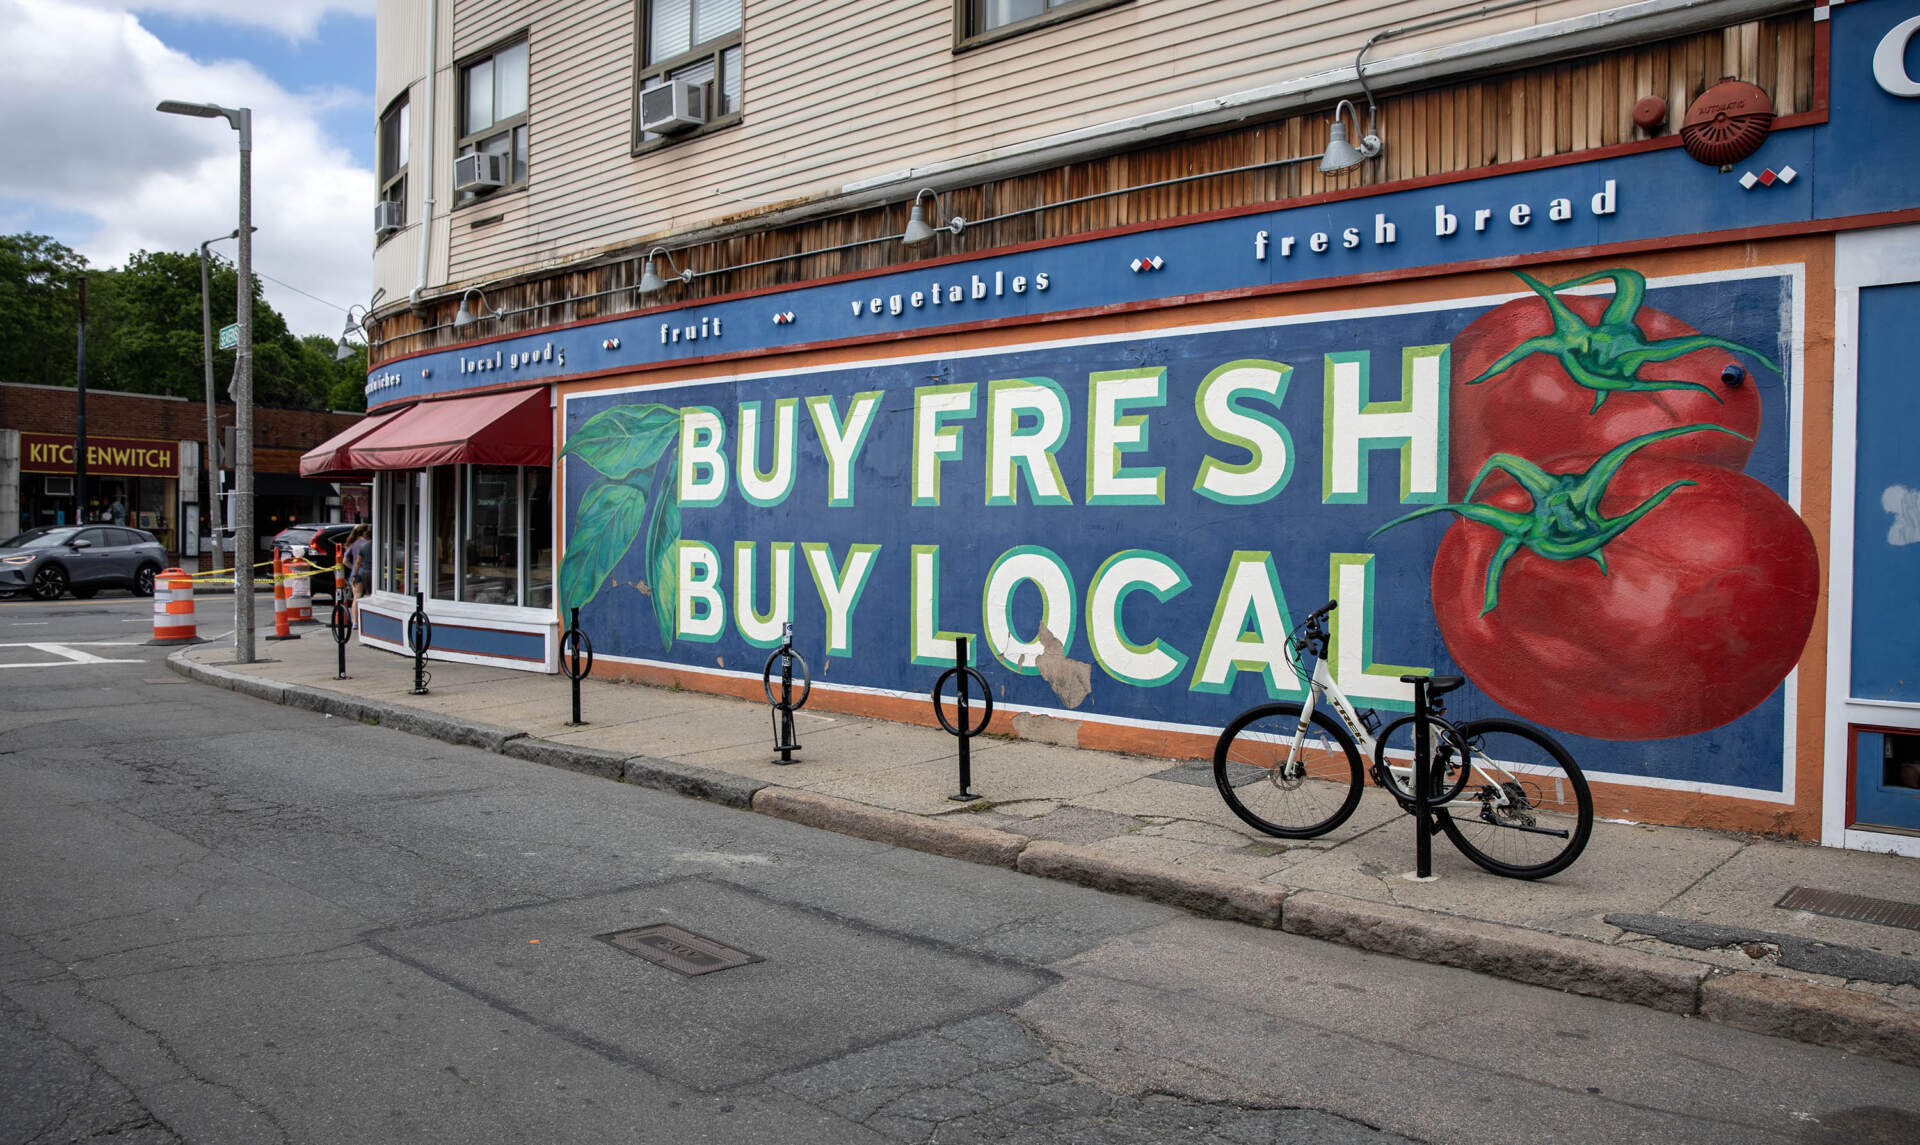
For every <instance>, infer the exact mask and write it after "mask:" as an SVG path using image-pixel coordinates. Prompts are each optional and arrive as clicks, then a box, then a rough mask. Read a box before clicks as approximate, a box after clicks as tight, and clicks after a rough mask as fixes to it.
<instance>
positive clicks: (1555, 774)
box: [1434, 719, 1593, 879]
mask: <svg viewBox="0 0 1920 1145" xmlns="http://www.w3.org/2000/svg"><path fill="white" fill-rule="evenodd" d="M1460 734H1461V736H1462V738H1464V739H1465V740H1466V743H1467V747H1468V750H1469V751H1470V752H1471V753H1472V765H1473V766H1472V772H1473V774H1472V775H1471V776H1469V777H1468V779H1467V781H1466V787H1465V789H1464V790H1463V791H1462V792H1461V793H1460V795H1459V797H1458V798H1457V799H1456V800H1455V801H1454V802H1453V803H1452V804H1450V805H1449V806H1448V807H1446V808H1445V809H1442V810H1437V811H1435V812H1434V818H1435V820H1437V821H1438V822H1439V824H1440V827H1441V829H1442V830H1444V831H1445V832H1446V833H1447V838H1448V839H1451V840H1452V841H1453V845H1454V846H1456V847H1458V848H1460V853H1461V854H1463V855H1465V856H1466V857H1467V858H1469V859H1472V860H1473V861H1474V862H1476V863H1478V864H1480V865H1481V866H1482V867H1485V868H1486V869H1487V870H1489V871H1492V872H1493V873H1494V874H1496V875H1504V876H1506V877H1507V878H1510V879H1544V878H1546V877H1547V876H1548V875H1553V874H1558V873H1559V872H1561V871H1564V870H1566V869H1567V867H1568V866H1569V865H1571V864H1572V862H1573V861H1574V860H1575V859H1577V858H1579V857H1580V852H1581V851H1582V850H1584V849H1585V848H1586V845H1587V837H1588V835H1590V834H1591V833H1592V832H1593V795H1592V793H1590V792H1589V791H1588V790H1587V780H1586V777H1585V776H1583V775H1581V774H1580V767H1579V765H1578V764H1576V763H1574V762H1573V757H1572V756H1570V755H1568V754H1567V749H1566V748H1563V747H1561V746H1560V745H1559V744H1558V743H1556V742H1554V740H1553V738H1552V737H1550V736H1548V735H1547V734H1546V733H1545V732H1543V731H1541V730H1540V729H1539V728H1536V727H1534V726H1533V725H1532V724H1525V723H1521V722H1520V721H1519V720H1508V719H1485V720H1472V721H1470V722H1468V723H1464V724H1461V725H1460Z"/></svg>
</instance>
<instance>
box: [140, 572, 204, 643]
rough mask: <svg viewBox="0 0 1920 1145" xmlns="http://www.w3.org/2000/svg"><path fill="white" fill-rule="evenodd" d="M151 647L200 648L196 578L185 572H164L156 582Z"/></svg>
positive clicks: (157, 576) (158, 576) (154, 580)
mask: <svg viewBox="0 0 1920 1145" xmlns="http://www.w3.org/2000/svg"><path fill="white" fill-rule="evenodd" d="M147 643H149V644H198V643H200V633H199V620H198V619H197V618H196V617H195V616H194V611H193V578H192V577H191V576H190V575H188V573H187V571H186V570H185V569H162V570H160V572H159V573H157V574H155V576H154V578H153V639H152V640H149V641H147Z"/></svg>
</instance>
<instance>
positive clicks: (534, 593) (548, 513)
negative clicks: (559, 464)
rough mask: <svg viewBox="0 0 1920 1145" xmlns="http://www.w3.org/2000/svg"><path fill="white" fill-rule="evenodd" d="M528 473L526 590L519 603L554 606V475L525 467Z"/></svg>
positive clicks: (532, 605) (545, 606)
mask: <svg viewBox="0 0 1920 1145" xmlns="http://www.w3.org/2000/svg"><path fill="white" fill-rule="evenodd" d="M526 475H527V497H526V507H527V530H526V537H527V544H526V550H527V574H526V576H527V579H526V585H527V591H526V592H525V593H524V594H522V596H521V600H520V603H521V604H524V605H526V606H527V607H529V608H552V607H553V474H552V473H551V472H549V471H548V470H545V469H528V470H526Z"/></svg>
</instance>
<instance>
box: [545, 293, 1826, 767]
mask: <svg viewBox="0 0 1920 1145" xmlns="http://www.w3.org/2000/svg"><path fill="white" fill-rule="evenodd" d="M1520 278H1521V279H1522V280H1523V282H1522V284H1523V285H1524V286H1525V288H1526V289H1525V293H1524V294H1522V295H1520V296H1519V297H1517V298H1515V299H1513V300H1512V301H1503V302H1501V303H1500V304H1498V305H1489V304H1488V303H1486V302H1476V303H1472V304H1462V303H1457V302H1444V303H1433V304H1428V305H1419V306H1404V307H1391V308H1382V309H1378V310H1368V311H1354V312H1347V313H1339V314H1323V315H1315V316H1311V317H1307V318H1294V319H1282V320H1265V321H1252V322H1242V323H1232V324H1224V325H1218V326H1211V327H1195V328H1188V329H1180V330H1168V331H1161V332H1156V333H1151V334H1129V335H1117V336H1111V337H1100V338H1086V339H1075V340H1070V341H1062V342H1053V343H1044V344H1035V345H1029V346H1022V347H1016V348H1010V349H995V350H982V351H967V352H958V353H953V354H948V355H944V356H941V357H937V358H918V359H908V360H891V361H881V362H872V363H865V364H856V365H843V366H834V367H823V368H820V369H816V370H805V371H795V372H788V373H781V374H763V375H743V376H738V377H729V378H722V379H716V380H707V381H702V382H698V383H688V384H677V385H667V386H651V387H646V388H644V389H634V390H624V391H602V392H597V393H589V394H575V395H571V396H569V397H568V398H567V401H566V406H565V419H566V426H565V430H566V443H565V446H564V449H563V451H562V452H563V457H564V465H565V480H566V489H565V494H566V506H567V522H568V533H567V543H566V551H565V556H564V558H563V561H562V565H561V573H560V581H561V591H562V595H563V601H564V604H565V605H572V606H578V607H580V608H581V609H582V624H583V626H585V627H586V628H587V629H588V630H589V631H590V632H591V633H592V634H593V637H594V641H595V644H596V645H597V646H598V647H599V648H601V649H602V650H604V652H606V653H608V654H610V655H612V656H615V657H617V658H625V659H630V660H637V661H645V662H650V663H658V664H667V665H682V666H686V667H689V668H697V669H702V670H708V671H715V670H718V671H734V672H750V673H753V674H756V675H757V673H758V668H759V665H760V662H761V661H762V660H763V659H764V658H765V652H764V651H762V650H764V649H770V648H772V647H774V646H776V645H777V644H778V643H779V640H780V630H781V624H782V622H783V621H787V620H792V621H793V622H794V623H795V624H796V626H797V629H798V632H797V636H796V643H797V644H798V645H799V646H800V647H801V648H802V650H803V651H805V652H806V653H807V654H808V656H809V658H810V659H812V660H813V661H814V663H815V665H816V677H817V680H816V682H818V683H821V684H822V685H824V686H828V687H832V686H834V685H836V684H837V685H840V686H843V687H852V688H857V689H865V690H880V691H887V692H898V693H902V694H909V695H913V694H923V692H924V689H925V688H926V687H927V686H929V685H930V683H931V681H932V679H933V676H934V675H935V674H936V673H937V671H938V670H939V669H940V668H941V667H944V666H950V665H951V664H952V661H953V655H954V651H953V649H954V638H955V637H956V636H957V635H961V634H964V635H967V636H969V637H970V641H969V648H970V650H973V652H974V656H975V660H976V663H977V664H978V666H980V667H981V668H982V670H983V671H984V672H985V674H986V675H987V677H988V679H989V680H990V681H991V682H992V683H993V686H994V689H995V692H996V699H997V700H999V701H1000V702H1001V703H1002V704H1005V705H1012V706H1014V707H1015V708H1025V709H1028V710H1034V711H1050V712H1054V713H1057V714H1071V715H1073V716H1075V717H1082V718H1092V719H1104V720H1109V721H1114V722H1122V723H1129V724H1135V725H1142V726H1148V727H1174V728H1192V729H1205V728H1210V727H1219V726H1220V725H1222V724H1224V723H1225V722H1226V721H1227V720H1228V719H1230V718H1231V717H1232V715H1233V714H1234V713H1236V712H1237V711H1239V710H1240V709H1241V708H1244V707H1246V706H1247V705H1249V704H1251V703H1253V702H1255V701H1257V700H1260V699H1263V698H1267V697H1292V696H1297V694H1298V692H1299V690H1300V685H1299V683H1298V681H1297V680H1295V678H1294V676H1293V673H1292V672H1291V671H1289V670H1288V669H1287V668H1286V667H1285V665H1284V660H1283V659H1282V656H1281V650H1282V648H1283V647H1284V641H1285V639H1286V635H1287V633H1288V631H1289V630H1290V629H1291V627H1292V624H1293V618H1294V617H1295V616H1296V615H1299V614H1302V613H1304V612H1305V611H1306V610H1307V609H1310V608H1312V607H1314V606H1316V605H1318V604H1320V603H1322V602H1323V601H1324V600H1326V599H1327V598H1328V597H1329V596H1337V597H1338V598H1339V599H1340V601H1341V605H1342V607H1341V609H1340V611H1339V612H1338V613H1337V614H1336V631H1335V633H1334V640H1333V648H1332V650H1331V657H1332V661H1333V665H1334V667H1335V669H1336V672H1337V674H1338V676H1339V679H1340V681H1341V684H1342V686H1343V688H1345V689H1346V690H1347V691H1348V692H1349V694H1350V695H1352V696H1353V697H1354V698H1355V700H1356V702H1358V703H1361V704H1363V705H1364V704H1371V705H1373V706H1376V707H1380V708H1384V709H1398V710H1405V709H1407V708H1409V707H1410V706H1411V699H1412V696H1411V688H1410V687H1409V686H1408V685H1405V684H1402V683H1401V682H1400V681H1399V680H1398V677H1399V676H1400V675H1401V674H1402V673H1405V672H1408V671H1417V670H1432V671H1439V672H1452V671H1459V672H1462V673H1463V674H1465V675H1467V676H1469V677H1470V678H1471V679H1473V680H1474V681H1475V683H1476V684H1478V685H1479V686H1480V688H1481V690H1482V691H1483V692H1484V693H1485V696H1484V697H1477V698H1475V699H1474V700H1472V701H1468V702H1463V703H1462V704H1461V705H1459V708H1458V711H1459V714H1461V715H1464V716H1472V715H1480V714H1495V713H1496V712H1498V711H1500V710H1502V708H1501V707H1497V706H1496V705H1501V706H1504V710H1508V711H1511V712H1513V713H1514V714H1517V715H1522V716H1525V717H1527V718H1529V719H1534V720H1537V721H1539V722H1541V723H1544V724H1547V725H1549V726H1551V727H1555V728H1558V729H1560V730H1561V731H1563V732H1565V733H1568V734H1567V736H1566V738H1567V741H1568V745H1569V747H1570V748H1572V750H1573V751H1574V752H1575V754H1576V755H1577V756H1578V757H1579V758H1580V760H1581V763H1582V766H1583V767H1584V768H1586V769H1587V770H1588V771H1590V772H1592V773H1594V774H1596V775H1597V776H1601V777H1604V776H1607V775H1617V776H1622V777H1638V778H1642V779H1645V780H1650V781H1656V782H1662V781H1673V782H1682V783H1687V784H1711V785H1716V786H1721V787H1727V788H1733V789H1749V790H1757V791H1775V792H1777V791H1779V790H1780V789H1781V788H1782V786H1783V783H1784V774H1783V767H1784V765H1783V757H1784V750H1785V745H1784V739H1783V736H1784V726H1785V706H1784V697H1783V689H1782V687H1781V683H1782V680H1783V679H1784V678H1785V677H1786V676H1787V674H1788V673H1789V672H1790V671H1791V670H1792V668H1793V665H1794V663H1795V662H1796V661H1797V659H1798V656H1799V653H1800V650H1801V648H1802V647H1803V645H1804V642H1805V638H1806V635H1807V632H1808V629H1809V626H1810V624H1811V620H1812V609H1813V607H1814V605H1815V603H1816V602H1817V592H1818V582H1819V568H1818V563H1817V560H1816V558H1815V555H1814V549H1813V544H1812V540H1811V538H1810V537H1809V536H1808V535H1807V531H1806V528H1805V526H1804V525H1803V524H1801V522H1800V521H1799V519H1798V517H1797V516H1795V515H1794V513H1793V511H1792V510H1791V508H1790V507H1788V505H1787V503H1786V501H1785V497H1786V494H1787V491H1788V489H1787V479H1788V466H1789V458H1788V436H1789V435H1788V426H1789V408H1790V406H1789V403H1788V401H1787V395H1788V392H1789V391H1788V387H1789V385H1791V384H1793V379H1790V378H1787V377H1784V376H1783V373H1782V370H1783V368H1785V367H1787V366H1788V365H1789V364H1790V363H1791V362H1792V361H1793V360H1794V357H1795V351H1796V346H1797V342H1798V338H1799V333H1798V331H1797V330H1796V329H1794V321H1795V318H1794V316H1795V315H1796V314H1797V313H1798V306H1799V300H1798V297H1797V294H1796V292H1797V290H1798V279H1797V277H1796V275H1795V274H1794V273H1793V272H1792V271H1791V270H1783V269H1779V268H1773V269H1758V270H1741V271H1732V272H1727V273H1726V274H1724V275H1720V276H1713V277H1708V278H1705V279H1701V280H1692V279H1688V280H1675V281H1672V282H1655V283H1652V284H1649V283H1648V282H1647V281H1646V280H1645V279H1644V278H1642V276H1641V275H1640V274H1639V273H1637V272H1635V271H1633V270H1630V269H1624V268H1622V269H1614V270H1609V271H1606V272H1603V273H1600V274H1593V275H1585V276H1582V277H1579V278H1573V279H1569V280H1565V281H1558V282H1557V283H1555V284H1554V285H1551V286H1549V285H1547V284H1546V283H1547V282H1548V281H1552V277H1551V276H1543V279H1534V278H1531V277H1529V276H1525V275H1522V276H1520ZM1276 664H1278V665H1280V668H1279V670H1278V671H1275V669H1274V666H1275V665H1276ZM1475 704H1478V705H1479V710H1471V709H1472V707H1473V705H1475Z"/></svg>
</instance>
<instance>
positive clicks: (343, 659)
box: [327, 596, 353, 680]
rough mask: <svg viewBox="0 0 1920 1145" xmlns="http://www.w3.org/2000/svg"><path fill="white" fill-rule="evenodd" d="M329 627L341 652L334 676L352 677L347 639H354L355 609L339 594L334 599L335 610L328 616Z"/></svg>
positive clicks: (341, 678)
mask: <svg viewBox="0 0 1920 1145" xmlns="http://www.w3.org/2000/svg"><path fill="white" fill-rule="evenodd" d="M327 628H328V629H329V630H331V631H332V632H333V646H334V649H335V650H336V651H337V652H338V653H339V654H340V668H339V671H338V672H336V673H335V675H334V677H333V678H334V679H336V680H349V679H352V677H351V676H348V675H347V641H349V640H351V639H353V609H352V608H351V607H349V606H348V605H347V604H346V603H345V602H343V601H342V600H340V598H339V597H337V596H336V597H335V598H334V601H333V611H332V613H330V614H329V615H328V617H327Z"/></svg>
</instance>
